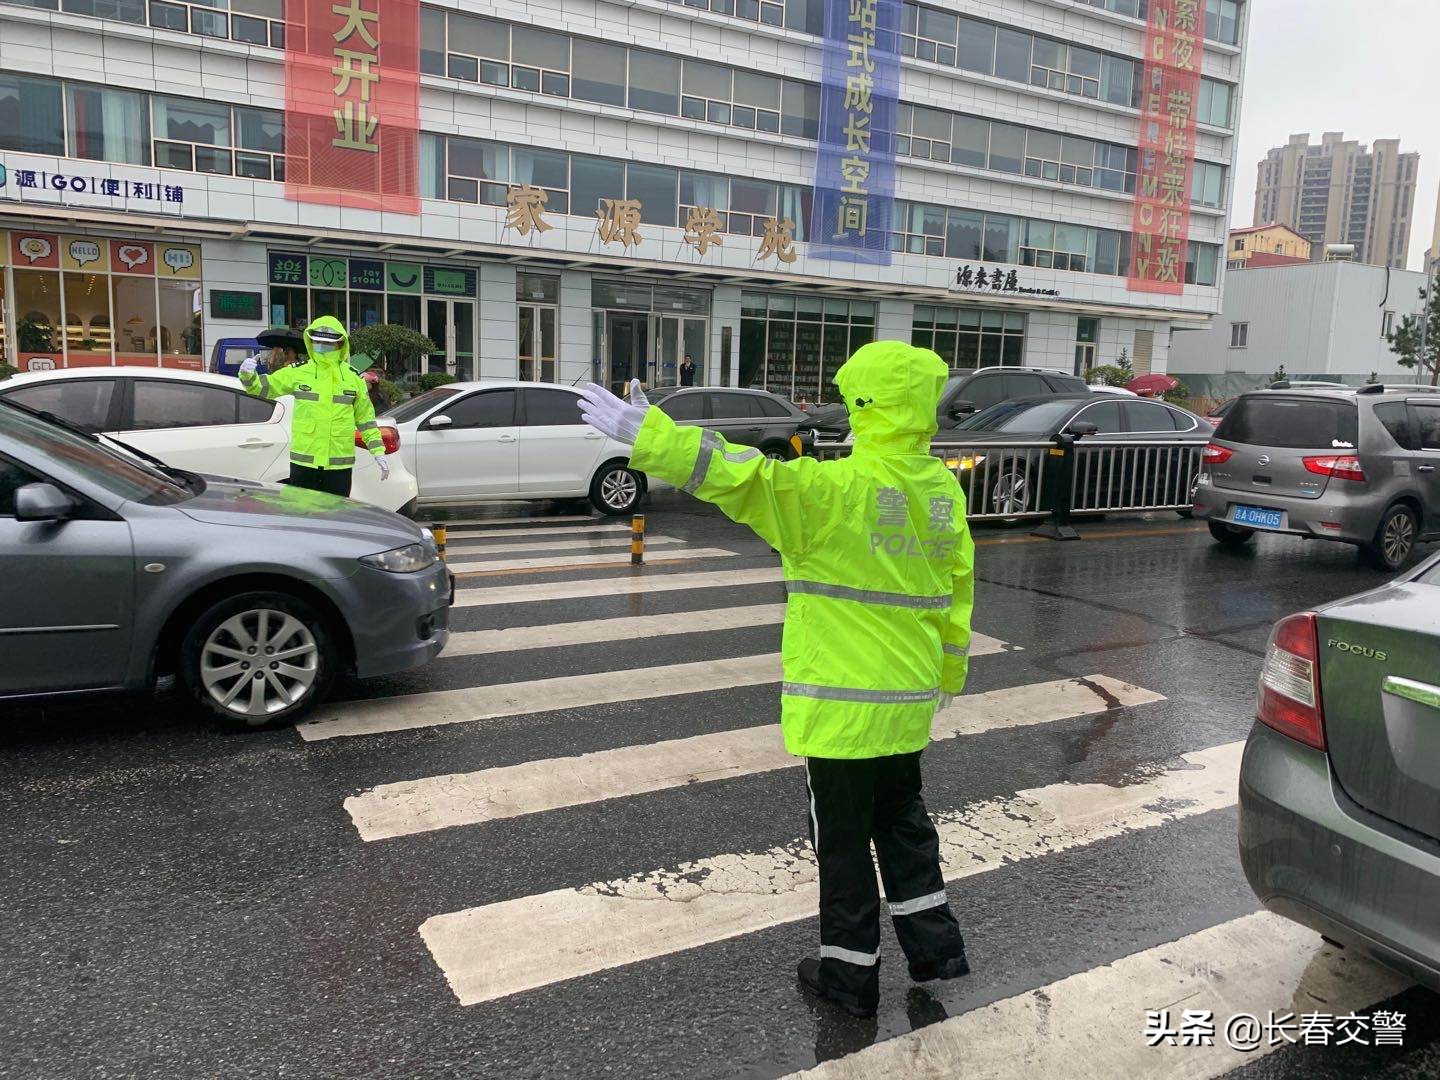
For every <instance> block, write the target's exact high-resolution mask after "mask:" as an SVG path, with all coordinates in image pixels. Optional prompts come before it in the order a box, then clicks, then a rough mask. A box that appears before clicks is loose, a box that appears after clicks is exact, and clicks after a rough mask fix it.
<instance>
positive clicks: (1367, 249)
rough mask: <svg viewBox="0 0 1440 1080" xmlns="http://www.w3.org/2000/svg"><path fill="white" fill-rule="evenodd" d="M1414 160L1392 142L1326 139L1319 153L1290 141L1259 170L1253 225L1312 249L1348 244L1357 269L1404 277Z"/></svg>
mask: <svg viewBox="0 0 1440 1080" xmlns="http://www.w3.org/2000/svg"><path fill="white" fill-rule="evenodd" d="M1419 173H1420V155H1419V154H1417V153H1401V151H1400V141H1399V140H1398V139H1376V140H1375V142H1374V144H1373V145H1372V146H1371V148H1370V149H1369V150H1367V149H1366V148H1365V146H1364V144H1362V143H1359V142H1356V141H1355V140H1353V139H1346V138H1345V136H1344V134H1343V133H1342V132H1338V131H1327V132H1325V134H1324V135H1323V136H1321V139H1320V143H1319V145H1315V144H1312V143H1311V142H1310V136H1309V135H1308V134H1302V135H1291V136H1290V141H1289V142H1287V143H1286V144H1285V145H1284V146H1277V147H1275V148H1273V149H1271V150H1270V151H1269V152H1268V153H1267V154H1266V155H1265V160H1264V161H1262V162H1260V166H1259V170H1258V172H1257V175H1256V183H1255V219H1254V224H1256V225H1263V224H1268V223H1270V222H1278V223H1280V224H1282V225H1288V226H1290V227H1291V228H1292V229H1294V230H1295V231H1296V232H1298V233H1300V234H1301V235H1302V236H1304V237H1305V238H1306V239H1308V240H1309V241H1310V242H1311V244H1312V245H1313V248H1312V256H1311V257H1312V258H1314V259H1316V260H1317V261H1318V260H1320V259H1322V258H1323V257H1324V255H1325V248H1326V246H1327V245H1336V244H1338V245H1345V244H1353V245H1354V247H1355V256H1354V257H1355V261H1356V262H1363V263H1370V264H1371V265H1372V266H1393V267H1395V268H1396V269H1399V270H1403V269H1405V265H1406V260H1407V258H1408V257H1409V252H1410V224H1411V221H1412V219H1413V217H1414V211H1415V182H1416V179H1417V178H1418V176H1419Z"/></svg>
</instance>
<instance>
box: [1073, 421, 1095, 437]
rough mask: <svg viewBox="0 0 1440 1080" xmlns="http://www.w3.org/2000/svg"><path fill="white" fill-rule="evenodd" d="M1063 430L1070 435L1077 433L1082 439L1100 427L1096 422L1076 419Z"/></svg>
mask: <svg viewBox="0 0 1440 1080" xmlns="http://www.w3.org/2000/svg"><path fill="white" fill-rule="evenodd" d="M1065 430H1066V431H1068V432H1069V433H1070V434H1071V435H1078V436H1079V437H1081V438H1082V439H1083V438H1084V437H1085V436H1086V435H1094V434H1095V433H1096V432H1098V431H1099V430H1100V427H1099V425H1098V424H1092V423H1090V421H1088V420H1077V421H1075V423H1073V424H1071V425H1070V426H1069V427H1068V428H1066V429H1065Z"/></svg>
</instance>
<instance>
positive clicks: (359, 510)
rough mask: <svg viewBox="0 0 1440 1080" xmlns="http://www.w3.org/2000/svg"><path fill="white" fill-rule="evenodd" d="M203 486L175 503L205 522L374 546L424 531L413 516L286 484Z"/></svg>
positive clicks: (409, 540) (212, 481)
mask: <svg viewBox="0 0 1440 1080" xmlns="http://www.w3.org/2000/svg"><path fill="white" fill-rule="evenodd" d="M205 483H206V487H205V491H204V492H202V493H201V494H200V495H197V496H196V497H195V498H193V499H191V500H189V501H188V502H185V503H181V504H180V505H179V506H177V507H176V509H177V510H179V511H180V512H181V513H182V514H184V515H185V516H186V517H189V518H193V519H194V520H196V521H203V522H205V523H206V524H208V525H232V526H235V527H236V528H242V529H272V530H282V531H283V530H289V531H292V532H297V533H306V534H309V535H315V534H323V535H325V536H328V537H334V538H336V539H348V540H354V541H355V542H357V543H360V544H365V545H373V547H374V550H376V551H384V550H388V549H389V548H394V547H402V546H404V545H405V544H413V543H414V542H415V541H417V540H420V539H422V538H423V537H424V533H422V532H421V531H420V527H419V526H418V525H416V524H415V523H414V522H413V521H408V520H406V519H405V518H402V517H401V516H400V515H399V514H392V513H391V512H390V511H388V510H381V509H380V508H379V507H377V506H367V505H365V504H364V503H358V502H352V501H351V500H349V499H342V498H340V497H338V496H336V495H326V494H325V493H324V492H320V491H308V490H306V489H304V488H295V487H290V486H288V485H285V484H261V483H256V482H253V481H240V480H225V479H220V478H217V477H206V481H205Z"/></svg>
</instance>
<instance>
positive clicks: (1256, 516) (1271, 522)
mask: <svg viewBox="0 0 1440 1080" xmlns="http://www.w3.org/2000/svg"><path fill="white" fill-rule="evenodd" d="M1230 520H1231V521H1233V522H1234V523H1235V524H1236V525H1255V526H1258V527H1259V528H1262V529H1278V528H1280V526H1281V525H1283V524H1284V523H1285V513H1284V511H1281V510H1265V509H1263V508H1261V507H1259V506H1237V507H1234V508H1233V509H1232V510H1231V511H1230Z"/></svg>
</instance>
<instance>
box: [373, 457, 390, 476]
mask: <svg viewBox="0 0 1440 1080" xmlns="http://www.w3.org/2000/svg"><path fill="white" fill-rule="evenodd" d="M375 467H376V468H377V469H379V470H380V479H381V480H389V479H390V462H388V461H386V460H385V458H384V457H383V456H381V455H380V454H376V455H375Z"/></svg>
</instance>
